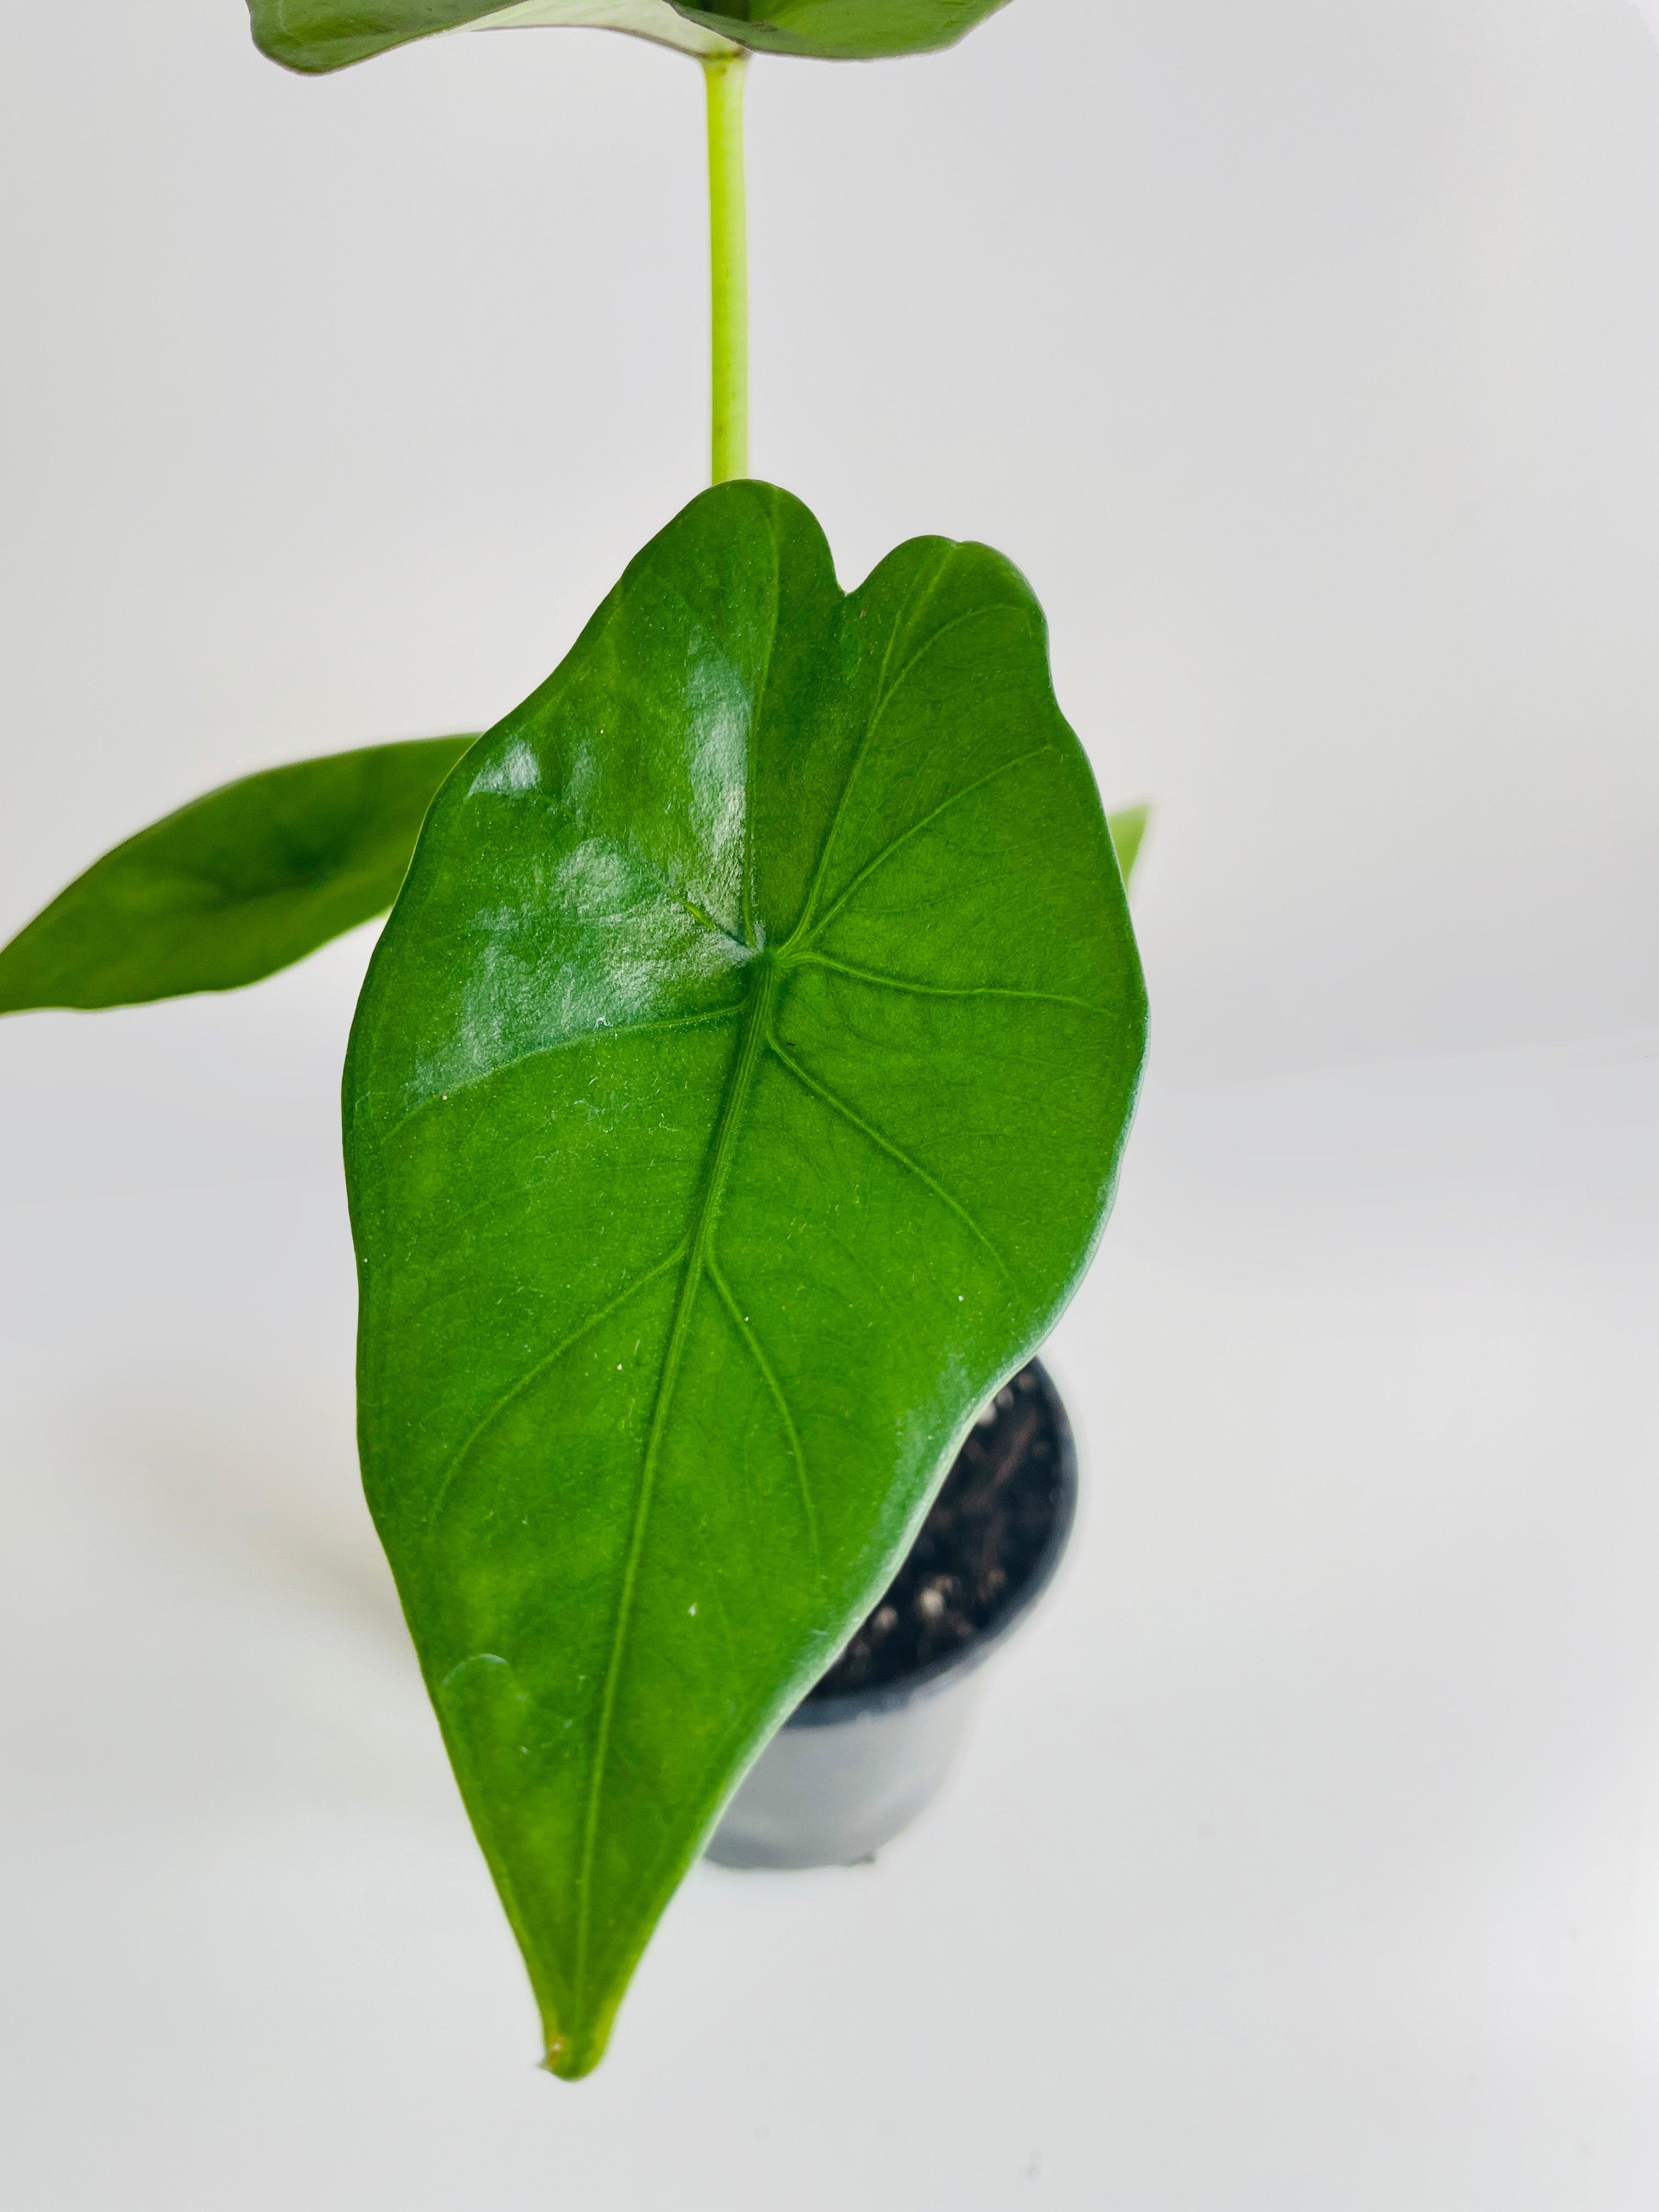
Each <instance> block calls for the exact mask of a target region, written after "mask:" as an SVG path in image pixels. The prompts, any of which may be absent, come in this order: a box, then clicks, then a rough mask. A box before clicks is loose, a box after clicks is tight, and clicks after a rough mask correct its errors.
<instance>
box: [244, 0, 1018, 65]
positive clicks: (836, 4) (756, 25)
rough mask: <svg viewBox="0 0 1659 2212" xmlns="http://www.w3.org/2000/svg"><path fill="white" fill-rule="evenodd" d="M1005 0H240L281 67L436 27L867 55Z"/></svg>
mask: <svg viewBox="0 0 1659 2212" xmlns="http://www.w3.org/2000/svg"><path fill="white" fill-rule="evenodd" d="M1003 4H1004V0H780V4H778V5H777V6H775V7H766V8H764V9H763V8H762V7H760V6H758V5H756V6H753V7H749V6H744V5H742V4H739V5H738V6H736V7H734V8H696V7H690V6H681V5H679V4H678V0H675V3H674V4H670V0H509V4H508V5H507V6H502V5H501V0H248V9H249V13H250V15H252V22H253V37H254V42H255V44H256V45H257V46H258V47H259V49H260V51H261V52H263V53H265V54H269V55H270V58H271V59H272V60H273V61H278V62H282V63H283V64H285V66H287V67H288V68H289V69H295V70H306V71H310V72H315V71H323V70H337V69H345V68H347V67H349V64H351V63H353V62H361V61H367V60H368V59H369V58H371V57H372V56H374V55H375V54H383V53H387V52H390V51H391V50H392V47H394V46H407V45H409V44H410V41H411V40H416V39H425V38H430V37H431V36H432V35H433V34H434V33H436V32H440V31H453V30H462V29H468V28H470V29H474V30H508V29H518V28H533V27H553V28H560V27H562V28H569V29H591V30H603V31H626V32H629V33H631V34H632V35H633V36H635V38H641V39H652V40H655V41H656V42H657V43H658V44H659V45H661V46H676V47H678V48H679V49H680V51H681V52H685V53H693V54H709V53H720V52H729V51H730V50H731V48H732V46H734V45H736V46H752V47H755V48H757V49H758V50H760V51H762V52H770V53H787V54H810V55H817V56H819V57H821V58H824V59H827V60H831V61H874V60H878V59H880V58H884V57H888V56H892V55H896V54H914V53H925V52H929V51H930V50H932V49H933V48H934V47H938V46H951V45H952V44H954V42H955V41H956V40H957V39H959V38H961V37H962V35H963V33H964V32H966V31H969V30H971V29H972V28H973V27H974V25H975V23H977V22H980V21H982V20H983V18H984V17H985V16H987V15H990V14H992V13H993V12H994V9H997V8H1000V7H1001V6H1002V5H1003Z"/></svg>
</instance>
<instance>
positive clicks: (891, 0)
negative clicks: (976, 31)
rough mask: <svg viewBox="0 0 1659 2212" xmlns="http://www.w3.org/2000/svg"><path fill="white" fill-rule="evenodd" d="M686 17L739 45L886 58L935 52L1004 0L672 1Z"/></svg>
mask: <svg viewBox="0 0 1659 2212" xmlns="http://www.w3.org/2000/svg"><path fill="white" fill-rule="evenodd" d="M674 4H675V6H676V8H677V9H678V10H679V13H680V14H681V15H684V16H685V17H686V19H687V20H688V21H690V22H693V23H697V24H701V25H702V27H704V28H705V29H707V30H709V31H713V32H718V33H720V35H721V36H722V37H725V38H727V39H731V40H734V41H735V42H736V43H737V44H738V45H739V46H752V47H754V48H755V49H756V50H757V52H761V53H770V54H811V55H815V56H817V58H818V59H820V60H822V61H831V62H873V61H885V60H889V59H891V58H894V57H896V56H897V55H901V54H926V53H933V52H937V51H938V49H939V48H940V47H941V46H954V45H955V44H956V42H957V40H958V39H960V38H963V37H964V36H965V35H966V33H968V32H969V31H971V30H972V29H973V27H974V26H975V24H976V23H982V22H983V21H984V20H985V18H986V17H987V15H994V14H995V12H996V10H997V9H999V8H1001V7H1003V6H1005V5H1006V0H779V4H777V5H776V6H773V7H767V6H765V5H764V4H763V0H750V4H749V5H740V6H738V7H733V8H729V9H725V8H696V7H691V6H690V5H688V4H686V0H674Z"/></svg>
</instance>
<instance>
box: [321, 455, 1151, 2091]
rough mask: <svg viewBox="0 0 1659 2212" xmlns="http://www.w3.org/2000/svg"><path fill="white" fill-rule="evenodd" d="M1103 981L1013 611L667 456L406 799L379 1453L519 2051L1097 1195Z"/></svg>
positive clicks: (698, 1832)
mask: <svg viewBox="0 0 1659 2212" xmlns="http://www.w3.org/2000/svg"><path fill="white" fill-rule="evenodd" d="M1144 1018H1145V1002H1144V997H1143V994H1142V989H1141V984H1140V978H1139V966H1138V963H1137V961H1136V957H1135V951H1134V945H1133V938H1132V935H1131V933H1130V928H1129V923H1128V918H1127V908H1126V907H1125V903H1124V896H1123V890H1122V884H1121V877H1120V874H1119V871H1118V867H1117V864H1116V862H1115V859H1114V857H1113V854H1112V849H1111V845H1110V842H1109V836H1108V832H1107V828H1106V823H1105V821H1104V817H1103V814H1102V811H1101V808H1100V803H1099V799H1098V797H1097V794H1096V792H1095V789H1094V785H1093V780H1092V778H1091V775H1090V771H1089V769H1088V765H1087V763H1086V761H1085V757H1084V756H1083V753H1082V750H1081V748H1080V747H1079V744H1078V743H1077V740H1076V738H1074V737H1073V734H1072V732H1070V730H1069V729H1067V727H1066V724H1065V722H1064V721H1063V720H1062V719H1061V717H1060V713H1059V710H1058V708H1057V707H1056V706H1055V703H1054V695H1053V691H1052V689H1051V687H1050V684H1049V678H1048V663H1047V652H1046V640H1045V635H1044V630H1043V625H1042V617H1041V614H1040V612H1039V611H1038V609H1037V607H1036V603H1035V601H1034V600H1033V599H1032V598H1031V595H1030V591H1029V589H1028V588H1027V587H1026V586H1025V585H1024V582H1023V580H1021V579H1020V578H1019V577H1018V574H1016V572H1015V571H1014V570H1012V568H1010V567H1009V565H1008V564H1007V563H1006V562H1004V561H1002V560H1001V559H1000V557H999V556H996V555H995V554H993V553H991V552H989V551H987V550H986V549H984V548H983V547H975V546H955V545H951V544H946V543H945V542H944V541H939V540H927V541H919V542H918V543H915V544H910V545H907V546H903V547H901V548H900V549H899V550H898V551H897V552H896V553H895V554H893V555H891V556H890V557H889V558H888V559H887V560H886V561H884V562H883V563H882V564H881V566H880V567H879V568H878V569H877V570H876V571H875V573H874V574H872V576H871V577H870V578H869V580H867V581H866V584H865V585H864V586H862V587H861V588H860V590H859V591H857V592H854V593H853V594H851V595H850V596H849V597H846V598H843V596H842V593H841V592H840V590H839V588H838V586H836V580H835V577H834V574H833V570H832V568H831V565H830V561H829V550H828V548H827V546H826V545H825V544H824V542H823V536H822V533H821V532H819V530H818V528H817V524H816V523H815V522H814V521H813V520H812V519H811V516H810V515H809V514H808V513H806V511H805V508H803V507H800V506H799V503H798V502H796V501H793V500H791V499H789V498H788V497H787V495H784V494H782V493H781V492H775V491H772V490H769V489H767V488H766V487H764V486H758V485H755V484H732V485H726V486H722V487H721V488H720V489H717V490H714V491H712V492H708V493H705V494H703V495H702V497H701V498H699V499H698V500H696V501H694V502H693V503H692V505H691V506H690V507H688V508H687V509H686V510H685V511H684V513H682V514H681V515H680V516H679V517H678V520H676V521H675V522H674V523H672V524H671V526H669V528H668V529H667V530H666V531H665V532H663V533H662V534H661V536H660V537H659V538H657V539H656V540H654V541H653V544H651V545H649V546H647V549H646V550H645V551H644V552H643V553H642V554H641V556H639V557H638V558H637V559H636V560H635V562H632V563H631V564H630V566H629V569H628V571H627V573H626V574H625V575H624V577H623V580H622V582H621V584H620V585H619V586H617V590H616V592H613V593H612V595H611V598H610V599H608V600H607V601H606V603H605V605H604V606H603V607H602V608H601V609H600V610H599V613H598V614H597V615H596V616H595V617H594V618H593V621H592V623H590V624H589V626H588V628H587V629H586V632H585V633H584V634H583V636H582V637H581V639H580V641H579V642H578V644H577V645H576V647H575V648H574V650H573V652H572V653H570V655H569V656H568V659H566V661H565V662H564V663H563V665H562V666H561V668H560V669H559V670H558V671H556V673H555V674H554V676H553V677H552V678H550V679H549V681H548V683H547V684H544V686H543V687H542V689H541V690H539V691H538V692H537V693H536V694H535V695H534V696H532V698H531V699H530V700H529V701H527V702H526V704H525V705H524V706H523V707H522V708H520V709H519V710H518V711H517V712H516V713H515V714H512V715H510V716H509V717H508V718H507V720H506V721H505V722H503V723H502V724H501V726H499V727H498V728H497V729H496V730H495V732H491V733H490V735H489V737H488V738H485V739H484V740H483V743H482V744H481V745H480V747H479V749H478V751H477V754H476V755H475V756H474V757H473V759H472V760H471V762H470V763H468V767H467V769H466V771H465V773H464V774H463V775H459V776H458V777H457V778H456V779H455V780H454V781H453V783H452V784H451V786H450V787H448V789H447V791H446V792H445V793H444V794H443V796H442V797H441V799H440V801H439V803H438V805H437V806H436V807H435V810H434V812H433V815H432V817H431V818H430V820H429V822H428V826H427V829H426V830H425V832H424V834H423V836H422V842H421V845H420V848H419V850H418V852H417V854H416V860H415V862H414V864H413V866H412V868H411V871H410V880H409V883H408V884H407V885H406V887H405V890H404V894H403V896H402V897H401V898H400V899H399V902H398V907H397V908H396V910H395V912H394V914H393V915H392V921H391V922H390V923H389V924H388V926H387V928H386V933H385V934H384V936H383V938H382V939H381V942H380V946H379V947H378V949H377V951H376V955H375V958H374V964H373V967H372V969H371V971H370V975H369V980H368V984H367V986H366V987H365V991H364V994H363V998H362V1003H361V1005H360V1007H359V1012H358V1017H357V1021H356V1025H355V1026H354V1030H353V1034H352V1043H351V1049H350V1053H349V1058H348V1063H347V1075H346V1085H345V1104H346V1137H347V1145H346V1150H347V1170H348V1180H349V1188H350V1193H351V1200H352V1214H353V1227H354V1233H355V1236H356V1243H357V1250H358V1255H359V1264H360V1271H361V1272H360V1281H361V1288H362V1322H361V1334H360V1343H359V1393H360V1432H361V1440H362V1455H363V1467H364V1474H365V1480H366V1483H367V1486H368V1494H369V1501H370V1504H371V1506H372V1508H373V1510H374V1514H375V1517H376V1520H377V1522H378V1524H379V1527H380V1532H381V1534H382V1537H383V1539H384V1541H385V1542H386V1548H387V1551H388V1553H389V1555H390V1557H391V1559H392V1565H393V1568H394V1570H395V1571H396V1573H397V1576H398V1583H399V1586H400V1589H401V1590H402V1594H403V1598H404V1609H405V1612H406V1613H407V1615H408V1618H409V1620H410V1625H411V1627H412V1629H413V1632H414V1635H415V1638H416V1644H417V1647H418V1649H419V1651H420V1655H421V1659H422V1666H423V1668H424V1671H425V1674H426V1677H427V1680H428V1686H430V1688H431V1691H432V1694H433V1698H434V1701H435V1705H436V1707H437V1710H438V1713H439V1717H440V1720H441V1724H442V1727H443V1729H444V1733H445V1735H446V1739H447V1743H448V1746H449V1750H450V1753H451V1757H452V1759H453V1762H454V1765H455V1767H456V1771H457V1774H458V1777H459V1780H460V1784H461V1787H462V1790H463V1792H464V1794H465V1797H466V1801H467V1804H468V1808H469V1810H470V1812H471V1816H472V1820H473V1822H474V1825H475V1827H476V1829H477V1833H478V1836H479V1838H480V1841H481V1842H482V1844H483V1848H484V1850H485V1852H486V1854H487V1856H488V1857H489V1862H490V1865H491V1868H492V1869H493V1871H494V1873H495V1878H496V1881H497V1883H498V1885H499V1887H500V1888H501V1894H502V1897H503V1899H504V1901H505V1903H506V1905H507V1911H508V1913H509V1916H510V1917H511V1918H512V1921H513V1926H514V1928H515V1929H516V1931H517V1933H518V1936H519V1938H520V1943H521V1944H522V1946H523V1948H524V1950H525V1954H526V1960H527V1961H528V1964H529V1967H530V1972H531V1976H532V1982H533V1984H534V1985H535V1989H536V1992H537V1996H538V2000H539V2002H540V2005H541V2008H542V2013H543V2016H544V2025H545V2029H546V2035H547V2043H548V2050H549V2056H550V2063H551V2064H552V2065H553V2066H554V2068H555V2069H556V2070H557V2071H559V2072H561V2073H565V2074H571V2075H574V2074H580V2073H582V2072H585V2071H586V2069H588V2068H589V2067H590V2066H591V2065H592V2064H593V2063H596V2061H597V2059H598V2057H599V2055H600V2053H601V2051H602V2050H603V2048H604V2045H605V2038H606V2035H607V2033H608V2031H609V2027H610V2024H611V2016H612V2015H613V2013H614V2010H615V2008H616V2005H617V2001H618V1999H619V1997H620V1996H621V1993H622V1990H623V1987H624V1985H625V1984H626V1982H627V1979H628V1978H629V1973H630V1972H631V1970H632V1967H633V1966H634V1963H635V1960H636V1959H637V1957H638V1954H639V1952H640V1950H641V1947H642V1946H643V1944H644V1942H645V1941H646V1938H647V1936H648V1934H649V1932H650V1929H651V1928H652V1926H653V1923H654V1922H655V1920H656V1918H657V1917H658V1915H659V1912H660V1911H661V1910H662V1907H663V1905H665V1902H666V1900H667V1899H668V1897H669V1895H670V1894H671V1892H672V1890H673V1888H674V1887H675V1885H676V1883H677V1882H678V1881H679V1879H680V1877H681V1875H683V1874H684V1870H685V1869H686V1867H687V1865H688V1864H689V1863H690V1861H691V1859H692V1858H693V1857H695V1855H696V1852H697V1851H698V1850H699V1849H700V1848H701V1846H702V1842H703V1840H704V1839H705V1838H706V1836H707V1834H708V1831H709V1829H710V1827H711V1826H712V1825H713V1823H714V1820H715V1819H716V1818H717V1816H718V1814H719V1812H720V1807H721V1805H722V1803H723V1802H724V1801H725V1799H726V1796H728V1795H729V1793H730V1790H731V1789H732V1787H733V1786H734V1784H735V1783H736V1781H737V1780H738V1778H739V1776H740V1775H741V1773H742V1771H743V1770H744V1766H745V1765H746V1764H747V1762H748V1761H749V1759H750V1758H751V1757H752V1756H753V1755H754V1754H755V1753H756V1752H757V1750H758V1748H759V1747H760V1746H761V1745H762V1744H763V1742H764V1741H765V1739H766V1737H767V1735H769V1732H770V1731H771V1729H773V1728H774V1727H775V1725H776V1723H778V1722H779V1721H780V1720H781V1718H782V1717H783V1716H784V1715H785V1714H786V1713H787V1711H788V1710H789V1709H790V1707H791V1706H792V1705H793V1703H794V1702H795V1701H796V1700H797V1699H799V1696H800V1695H801V1694H802V1693H803V1692H804V1691H805V1689H806V1688H807V1687H808V1686H809V1685H810V1684H811V1681H812V1680H815V1679H816V1677H817V1674H819V1673H820V1672H821V1671H822V1670H823V1667H824V1666H825V1665H826V1664H827V1663H828V1662H829V1659H830V1658H831V1657H832V1656H833V1655H834V1653H835V1651H836V1649H837V1648H838V1647H839V1645H840V1644H841V1643H842V1641H843V1640H844V1638H846V1636H847V1635H848V1633H850V1632H851V1631H852V1629H853V1628H854V1626H856V1624H857V1622H858V1620H860V1618H861V1617H862V1615H863V1613H865V1612H866V1610H867V1608H868V1607H869V1605H870V1604H871V1603H872V1601H873V1600H874V1598H875V1597H876V1595H878V1592H879V1590H880V1589H881V1588H882V1587H883V1586H884V1583H885V1581H886V1579H887V1578H888V1577H889V1576H890V1572H891V1570H892V1568H893V1565H895V1563H896V1559H897V1558H898V1557H899V1555H900V1554H901V1553H902V1549H903V1547H904V1546H905V1544H906V1543H907V1542H908V1539H909V1537H910V1535H911V1534H912V1533H913V1532H914V1529H915V1526H916V1523H917V1522H918V1521H919V1519H920V1517H921V1515H922V1513H923V1512H924V1511H925V1510H926V1507H927V1503H928V1500H929V1498H930V1495H931V1493H932V1491H933V1488H934V1486H935V1485H936V1483H937V1480H938V1479H939V1476H940V1475H941V1474H942V1473H943V1471H944V1469H945V1467H946V1465H948V1462H949V1459H950V1455H951V1451H952V1449H953V1448H954V1446H955V1444H956V1443H957V1440H958V1439H959V1437H960V1436H961V1434H962V1432H963V1430H964V1429H965V1427H966V1425H967V1424H968V1422H969V1420H970V1419H971V1418H972V1417H973V1414H974V1413H975V1411H976V1409H977V1407H979V1405H980V1404H981V1402H982V1401H983V1399H984V1398H985V1396H986V1395H987V1394H988V1393H989V1392H990V1391H991V1390H992V1389H994V1388H995V1387H996V1385H997V1384H998V1383H1000V1381H1001V1380H1002V1379H1003V1378H1004V1377H1005V1376H1006V1375H1007V1374H1008V1373H1009V1372H1010V1371H1011V1370H1012V1369H1014V1368H1015V1367H1016V1366H1018V1364H1020V1362H1021V1361H1023V1360H1024V1358H1025V1357H1026V1356H1027V1354H1028V1353H1029V1352H1030V1350H1031V1349H1032V1348H1033V1347H1034V1346H1035V1345H1036V1342H1037V1341H1038V1340H1040V1338H1041V1337H1042V1334H1043V1333H1044V1332H1045V1330H1046V1329H1047V1328H1048V1326H1049V1325H1050V1324H1051V1322H1052V1321H1053V1319H1054V1316H1055V1315H1056V1314H1057V1312H1058V1311H1059V1310H1060V1307H1061V1305H1062V1304H1064V1302H1065V1300H1066V1297H1067V1296H1068V1295H1069V1293H1070V1291H1071V1290H1072V1288H1073V1285H1075V1283H1076V1281H1077V1279H1078V1277H1079V1273H1080V1271H1081V1269H1082V1267H1083V1266H1084V1265H1085V1261H1086V1260H1087V1257H1088V1255H1089V1253H1090V1251H1091V1249H1092V1246H1093V1243H1094V1241H1095V1239H1096V1237H1097V1234H1098V1232H1099V1229H1100V1227H1101V1225H1102V1222H1103V1218H1104V1215H1105V1211H1106V1207H1107V1205H1108V1202H1109V1196H1110V1192H1111V1188H1112V1183H1113V1179H1114V1176H1115V1169H1116V1162H1117V1158H1118V1153H1119V1149H1120V1146H1121V1142H1122V1138H1123V1134H1124V1131H1125V1128H1126V1126H1127V1118H1128V1114H1129V1110H1130V1106H1131V1103H1132V1100H1133V1092H1134V1088H1135V1083H1136V1079H1137V1076H1138V1072H1139V1060H1140V1054H1141V1048H1142V1041H1143V1035H1144Z"/></svg>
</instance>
